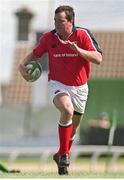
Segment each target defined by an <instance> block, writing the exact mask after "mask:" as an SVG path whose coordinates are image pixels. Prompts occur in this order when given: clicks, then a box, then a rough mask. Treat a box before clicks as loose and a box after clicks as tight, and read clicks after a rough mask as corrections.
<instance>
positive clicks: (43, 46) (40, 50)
mask: <svg viewBox="0 0 124 180" xmlns="http://www.w3.org/2000/svg"><path fill="white" fill-rule="evenodd" d="M46 52H47V40H46V38H45V36H44V35H43V36H42V37H41V38H40V41H39V43H38V44H37V45H36V47H35V48H34V49H33V55H34V57H35V58H37V59H38V58H41V56H42V55H43V54H44V53H46Z"/></svg>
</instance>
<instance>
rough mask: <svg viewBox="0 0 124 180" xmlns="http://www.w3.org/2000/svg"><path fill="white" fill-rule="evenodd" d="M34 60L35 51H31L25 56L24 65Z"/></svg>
mask: <svg viewBox="0 0 124 180" xmlns="http://www.w3.org/2000/svg"><path fill="white" fill-rule="evenodd" d="M33 60H35V57H34V55H33V53H32V52H31V53H29V54H28V55H27V56H26V57H25V58H24V60H23V61H22V63H21V64H22V65H26V64H28V63H29V62H30V61H33Z"/></svg>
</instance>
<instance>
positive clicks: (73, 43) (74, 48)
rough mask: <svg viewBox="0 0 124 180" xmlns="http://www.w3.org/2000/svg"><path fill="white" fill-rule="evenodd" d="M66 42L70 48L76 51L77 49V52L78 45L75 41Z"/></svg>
mask: <svg viewBox="0 0 124 180" xmlns="http://www.w3.org/2000/svg"><path fill="white" fill-rule="evenodd" d="M65 42H66V44H68V45H69V46H70V48H71V49H72V50H74V51H76V52H78V48H79V47H78V46H77V44H76V43H75V42H71V41H69V40H68V41H65Z"/></svg>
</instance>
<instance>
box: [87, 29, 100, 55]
mask: <svg viewBox="0 0 124 180" xmlns="http://www.w3.org/2000/svg"><path fill="white" fill-rule="evenodd" d="M84 41H85V47H86V50H89V51H98V52H99V53H102V50H101V48H100V46H99V44H98V42H97V41H96V39H95V37H94V36H93V34H92V33H91V32H90V31H89V30H86V31H85V39H84Z"/></svg>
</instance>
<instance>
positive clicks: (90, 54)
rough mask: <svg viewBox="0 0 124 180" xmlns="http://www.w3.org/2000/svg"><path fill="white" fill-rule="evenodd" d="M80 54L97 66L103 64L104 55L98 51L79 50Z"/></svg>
mask: <svg viewBox="0 0 124 180" xmlns="http://www.w3.org/2000/svg"><path fill="white" fill-rule="evenodd" d="M77 52H78V54H79V55H80V56H81V57H83V58H84V59H86V60H87V61H90V62H92V63H95V64H100V63H101V62H102V55H101V53H99V52H98V51H87V50H84V49H81V48H77Z"/></svg>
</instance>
